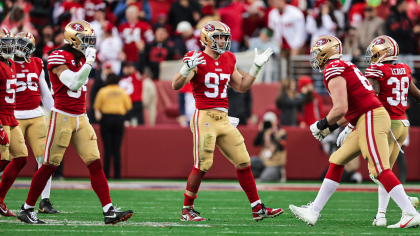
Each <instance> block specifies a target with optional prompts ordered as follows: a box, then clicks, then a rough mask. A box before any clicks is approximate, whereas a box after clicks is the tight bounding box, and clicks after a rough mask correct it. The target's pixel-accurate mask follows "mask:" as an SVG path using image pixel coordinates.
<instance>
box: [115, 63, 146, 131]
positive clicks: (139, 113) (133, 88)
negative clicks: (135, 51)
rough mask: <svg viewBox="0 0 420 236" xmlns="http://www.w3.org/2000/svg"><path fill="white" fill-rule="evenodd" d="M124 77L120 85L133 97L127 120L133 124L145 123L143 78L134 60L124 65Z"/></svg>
mask: <svg viewBox="0 0 420 236" xmlns="http://www.w3.org/2000/svg"><path fill="white" fill-rule="evenodd" d="M123 75H124V76H125V77H124V78H122V79H121V81H120V82H119V86H120V87H121V88H122V89H123V90H124V91H125V92H126V93H127V94H128V95H129V96H130V97H131V101H132V102H133V109H131V110H130V111H128V112H127V115H126V116H125V120H127V121H131V123H132V124H144V115H143V103H142V91H143V88H142V87H143V80H142V77H141V76H140V73H139V72H138V71H137V70H136V67H135V64H134V63H133V62H129V61H128V62H126V63H125V65H124V67H123Z"/></svg>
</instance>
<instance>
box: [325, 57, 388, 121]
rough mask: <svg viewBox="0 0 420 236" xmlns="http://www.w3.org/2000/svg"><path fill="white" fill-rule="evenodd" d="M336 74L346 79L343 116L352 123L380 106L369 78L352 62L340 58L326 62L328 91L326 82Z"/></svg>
mask: <svg viewBox="0 0 420 236" xmlns="http://www.w3.org/2000/svg"><path fill="white" fill-rule="evenodd" d="M337 76H342V77H343V78H344V79H345V80H346V84H347V100H348V110H347V113H346V114H345V116H344V117H345V118H346V120H347V121H348V122H350V123H351V124H352V125H356V123H357V120H358V119H359V116H361V115H363V114H364V113H366V112H368V111H370V110H373V109H375V108H378V107H381V106H382V104H381V102H380V101H379V99H378V98H377V97H376V94H375V91H374V90H373V88H372V86H371V85H370V83H369V80H367V79H366V77H365V76H364V75H363V74H362V72H360V70H359V69H358V68H357V67H356V66H355V65H354V64H353V63H351V62H348V61H342V60H334V61H331V62H330V63H328V65H327V66H326V68H325V70H324V84H325V87H326V88H327V89H328V92H330V89H329V88H328V82H330V80H331V79H333V78H334V77H337Z"/></svg>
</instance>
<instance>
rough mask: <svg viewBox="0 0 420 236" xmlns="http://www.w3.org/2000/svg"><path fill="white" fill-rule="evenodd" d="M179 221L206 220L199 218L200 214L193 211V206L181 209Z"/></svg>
mask: <svg viewBox="0 0 420 236" xmlns="http://www.w3.org/2000/svg"><path fill="white" fill-rule="evenodd" d="M181 221H206V219H204V218H203V217H200V212H198V211H196V210H194V207H193V206H189V208H183V209H182V213H181Z"/></svg>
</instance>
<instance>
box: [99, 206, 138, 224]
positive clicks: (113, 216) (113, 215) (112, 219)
mask: <svg viewBox="0 0 420 236" xmlns="http://www.w3.org/2000/svg"><path fill="white" fill-rule="evenodd" d="M119 210H120V208H114V207H113V206H111V207H110V208H109V210H108V212H104V217H105V224H106V225H107V224H111V225H113V224H116V223H118V222H123V221H126V220H128V219H130V218H131V217H132V216H133V211H132V210H128V211H119Z"/></svg>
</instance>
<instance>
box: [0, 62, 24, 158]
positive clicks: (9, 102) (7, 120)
mask: <svg viewBox="0 0 420 236" xmlns="http://www.w3.org/2000/svg"><path fill="white" fill-rule="evenodd" d="M8 62H9V65H6V64H5V63H3V62H0V68H1V70H0V120H1V124H3V126H4V130H5V131H6V133H7V136H8V137H9V140H10V143H9V144H7V145H5V146H3V145H0V153H1V160H8V161H11V160H12V159H13V158H18V157H26V156H28V149H27V148H26V145H25V140H24V138H23V134H22V131H21V129H20V128H19V123H18V122H17V120H16V118H15V116H14V111H15V108H16V68H15V63H14V62H13V60H11V59H9V60H8Z"/></svg>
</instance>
